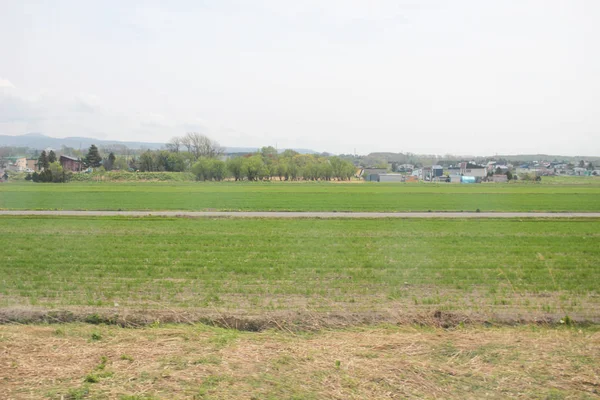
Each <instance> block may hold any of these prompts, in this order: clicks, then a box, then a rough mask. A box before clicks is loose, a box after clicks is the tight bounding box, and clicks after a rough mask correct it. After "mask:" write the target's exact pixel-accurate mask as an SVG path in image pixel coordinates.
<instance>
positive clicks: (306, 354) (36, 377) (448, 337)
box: [0, 321, 600, 399]
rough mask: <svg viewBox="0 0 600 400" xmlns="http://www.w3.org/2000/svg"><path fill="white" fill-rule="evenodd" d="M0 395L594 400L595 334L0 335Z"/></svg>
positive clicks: (528, 330)
mask: <svg viewBox="0 0 600 400" xmlns="http://www.w3.org/2000/svg"><path fill="white" fill-rule="evenodd" d="M568 322H569V321H566V324H568ZM0 387H1V388H2V390H3V396H2V398H5V399H39V398H50V399H83V398H86V399H88V398H89V399H104V398H111V399H158V398H165V399H179V398H181V399H183V398H187V399H233V398H236V399H237V398H244V399H284V398H285V399H322V398H327V399H381V398H397V399H401V398H440V399H442V398H443V399H450V398H461V399H480V398H492V399H494V398H496V399H500V398H508V397H511V398H516V397H518V398H537V399H568V398H578V399H580V398H581V399H585V398H588V399H592V398H597V397H598V396H599V393H600V332H598V330H597V328H590V327H588V328H585V327H577V326H567V325H564V326H562V327H558V328H556V327H553V328H550V327H545V326H534V325H526V326H520V327H511V328H509V327H488V328H484V327H479V328H474V327H467V328H461V327H456V328H455V329H451V330H444V329H439V328H419V327H394V326H379V327H370V328H354V329H349V330H332V331H320V332H318V333H306V332H305V333H293V332H287V331H285V330H271V331H265V332H260V333H256V332H254V333H251V332H240V331H236V330H231V329H221V328H212V327H207V326H205V325H178V326H162V325H160V324H155V325H154V326H151V327H146V328H143V329H125V328H119V327H116V326H103V325H97V326H95V325H89V324H59V325H3V326H0Z"/></svg>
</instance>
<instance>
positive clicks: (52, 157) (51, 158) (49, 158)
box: [48, 150, 56, 164]
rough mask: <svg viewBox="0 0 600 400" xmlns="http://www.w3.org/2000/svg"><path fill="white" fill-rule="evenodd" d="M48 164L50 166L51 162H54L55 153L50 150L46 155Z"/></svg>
mask: <svg viewBox="0 0 600 400" xmlns="http://www.w3.org/2000/svg"><path fill="white" fill-rule="evenodd" d="M48 162H49V163H51V164H52V163H53V162H56V153H55V152H54V150H50V153H49V154H48Z"/></svg>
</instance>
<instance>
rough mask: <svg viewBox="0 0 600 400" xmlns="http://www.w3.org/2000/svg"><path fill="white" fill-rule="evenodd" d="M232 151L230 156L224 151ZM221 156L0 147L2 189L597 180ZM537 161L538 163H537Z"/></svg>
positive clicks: (570, 162) (583, 166)
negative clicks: (106, 177) (106, 179)
mask: <svg viewBox="0 0 600 400" xmlns="http://www.w3.org/2000/svg"><path fill="white" fill-rule="evenodd" d="M231 150H234V151H231ZM231 150H230V149H227V148H224V147H221V146H220V145H219V143H218V142H216V141H214V140H212V139H210V138H208V137H207V136H205V135H202V134H199V133H188V134H186V135H184V136H181V137H174V138H172V139H171V140H170V141H169V143H166V144H164V145H163V146H161V148H160V149H148V148H131V147H128V146H126V145H124V144H118V143H112V144H105V145H103V146H96V145H95V144H91V145H90V146H89V148H87V149H83V150H81V149H75V148H73V147H69V146H67V145H64V144H63V145H61V147H60V148H53V147H45V148H38V147H37V146H35V145H30V146H8V145H5V146H2V147H0V178H1V179H2V181H6V180H10V179H14V180H23V179H25V180H33V181H35V182H66V181H69V180H71V179H74V178H75V179H77V180H85V179H83V176H81V175H82V174H84V175H89V176H92V175H95V176H97V175H98V174H107V173H111V172H112V173H115V172H119V173H140V172H143V173H147V172H150V173H152V172H169V173H188V174H193V176H194V178H195V179H196V180H202V181H222V180H235V181H242V180H247V181H258V180H282V181H296V180H307V181H319V180H322V181H331V180H339V181H348V180H358V179H361V180H365V181H371V182H418V181H424V182H447V183H481V182H497V183H504V182H510V181H513V180H530V181H536V180H540V179H541V178H542V177H544V176H557V175H558V176H600V167H598V162H599V161H598V160H599V158H598V157H588V158H584V157H580V158H577V157H566V156H564V157H561V156H544V155H537V156H535V155H522V156H519V155H515V156H488V157H460V156H452V155H445V156H436V155H418V154H412V153H392V152H390V153H370V154H368V155H357V154H340V155H333V154H330V153H316V152H311V151H310V150H302V152H301V151H297V150H294V149H285V150H280V149H277V148H275V147H273V146H265V147H262V148H257V149H243V150H242V151H240V150H241V149H239V148H238V149H235V148H233V149H231ZM536 157H537V158H536Z"/></svg>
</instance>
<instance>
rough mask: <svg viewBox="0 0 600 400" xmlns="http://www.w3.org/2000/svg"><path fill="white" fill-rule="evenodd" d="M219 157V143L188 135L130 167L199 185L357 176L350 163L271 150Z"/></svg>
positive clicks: (220, 149) (193, 134) (175, 139)
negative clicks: (192, 179)
mask: <svg viewBox="0 0 600 400" xmlns="http://www.w3.org/2000/svg"><path fill="white" fill-rule="evenodd" d="M222 154H223V148H222V147H221V146H220V145H219V143H218V142H216V141H214V140H211V139H209V138H207V137H206V136H204V135H200V134H197V133H191V134H187V135H186V136H184V137H183V138H180V137H176V138H173V139H172V140H171V141H170V142H169V145H167V150H155V151H150V150H148V151H146V152H145V153H143V154H141V155H140V156H139V158H138V159H137V160H133V164H135V167H136V170H139V171H142V172H155V171H156V172H159V171H167V172H182V171H188V170H189V171H191V172H193V173H194V175H196V178H197V179H198V180H201V181H221V180H224V179H228V178H233V179H234V180H236V181H242V180H248V181H258V180H272V179H279V180H311V181H315V180H327V181H328V180H332V179H337V180H349V179H351V178H352V176H353V175H354V174H355V172H356V168H355V166H354V165H353V164H352V163H351V162H349V161H347V160H343V159H341V158H340V157H336V156H321V155H313V154H299V153H297V152H295V151H293V150H285V151H284V152H283V153H278V151H277V150H276V149H275V148H274V147H272V146H268V147H263V148H262V149H261V150H260V151H258V152H256V153H253V154H245V155H241V156H237V157H232V158H229V159H227V160H226V161H225V160H223V159H222V158H223V157H222Z"/></svg>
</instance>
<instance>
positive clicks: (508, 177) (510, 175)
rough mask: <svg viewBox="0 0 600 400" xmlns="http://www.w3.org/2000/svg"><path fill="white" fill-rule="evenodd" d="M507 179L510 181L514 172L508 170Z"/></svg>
mask: <svg viewBox="0 0 600 400" xmlns="http://www.w3.org/2000/svg"><path fill="white" fill-rule="evenodd" d="M506 179H508V180H509V181H510V180H512V179H513V174H512V172H510V171H506Z"/></svg>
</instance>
